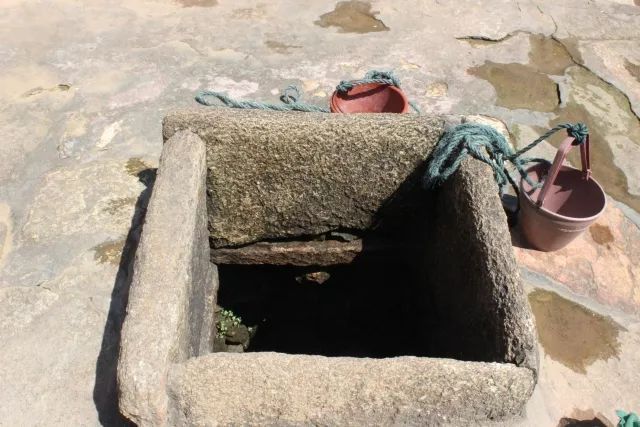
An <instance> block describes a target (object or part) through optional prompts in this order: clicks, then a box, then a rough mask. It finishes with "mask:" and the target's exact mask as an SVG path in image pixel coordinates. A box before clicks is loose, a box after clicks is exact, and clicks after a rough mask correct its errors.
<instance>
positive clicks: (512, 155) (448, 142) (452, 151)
mask: <svg viewBox="0 0 640 427" xmlns="http://www.w3.org/2000/svg"><path fill="white" fill-rule="evenodd" d="M561 129H566V130H567V133H568V134H569V135H570V136H572V137H574V138H575V139H576V143H577V144H582V143H583V142H584V141H585V139H586V137H587V135H588V134H589V130H588V129H587V126H586V125H584V124H583V123H576V124H570V123H565V124H561V125H558V126H556V127H554V128H552V129H550V130H549V131H548V132H546V133H545V134H544V135H542V136H541V137H540V138H538V139H536V140H535V141H533V142H532V143H531V144H529V145H527V146H526V147H524V148H523V149H521V150H519V151H517V152H514V151H513V149H512V148H511V146H510V145H509V144H508V143H507V140H506V139H505V137H504V136H503V135H502V134H501V133H500V132H498V131H497V130H495V129H494V128H492V127H491V126H487V125H481V124H476V123H464V124H461V125H458V126H456V127H454V128H453V129H451V130H449V131H447V132H445V133H444V135H442V137H441V138H440V141H439V142H438V145H437V146H436V149H435V150H434V151H433V153H432V155H431V160H430V161H429V164H428V165H427V171H426V173H425V175H424V178H423V185H424V187H425V188H427V189H432V188H435V187H438V186H439V185H441V184H442V183H443V182H444V181H446V180H447V179H448V178H449V177H450V176H451V175H452V174H453V173H454V172H455V171H456V170H458V168H459V167H460V164H461V163H462V161H463V160H464V159H465V158H466V157H467V156H468V155H471V156H472V157H474V158H476V159H478V160H480V161H481V162H483V163H486V164H488V165H489V166H491V168H492V169H493V174H494V177H495V180H496V182H497V183H498V187H499V188H500V195H501V196H502V194H504V189H505V187H506V186H507V185H508V184H511V185H512V186H513V189H514V190H515V192H516V194H518V186H517V184H516V183H515V181H514V180H513V178H512V177H511V175H510V174H509V171H508V170H507V165H506V164H508V163H509V162H510V163H511V164H513V166H514V167H515V168H516V170H517V171H518V173H519V174H520V176H521V177H522V178H523V179H524V180H525V181H527V183H529V185H531V186H532V187H540V185H541V184H540V183H539V182H533V181H532V180H531V178H529V176H528V175H527V173H526V170H525V166H526V165H527V163H531V162H539V163H540V162H543V163H549V162H548V161H547V160H545V159H540V158H529V157H523V156H522V155H523V154H524V153H526V152H527V151H529V150H531V149H532V148H534V147H535V146H536V145H538V144H540V143H541V142H542V141H544V140H545V139H547V138H548V137H550V136H551V135H553V134H554V133H556V132H557V131H559V130H561Z"/></svg>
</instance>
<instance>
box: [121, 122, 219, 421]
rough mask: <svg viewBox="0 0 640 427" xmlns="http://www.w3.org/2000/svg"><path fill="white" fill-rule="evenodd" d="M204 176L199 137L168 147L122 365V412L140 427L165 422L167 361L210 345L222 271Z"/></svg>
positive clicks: (137, 273)
mask: <svg viewBox="0 0 640 427" xmlns="http://www.w3.org/2000/svg"><path fill="white" fill-rule="evenodd" d="M185 165H188V167H185ZM205 172H206V166H205V147H204V144H203V142H202V141H201V140H200V138H198V137H197V136H196V135H194V134H192V133H189V132H180V133H177V134H176V135H174V136H173V138H171V139H170V140H169V141H167V143H166V144H165V145H164V148H163V151H162V156H161V158H160V167H159V168H158V175H157V179H156V181H155V185H154V189H153V194H152V196H151V199H150V201H149V206H148V211H147V216H146V219H145V223H144V227H143V233H142V237H141V239H140V244H139V246H138V249H137V252H136V260H135V264H134V273H133V279H132V283H131V291H130V295H129V302H128V305H127V317H126V318H125V321H124V325H123V328H122V341H121V350H120V358H119V361H118V384H119V391H120V410H121V412H122V413H123V414H124V415H126V416H127V417H128V418H130V419H131V420H133V421H135V422H136V423H137V424H138V425H162V424H163V423H165V422H166V421H167V419H166V417H167V410H168V405H169V400H168V396H167V394H166V387H165V384H166V381H167V373H168V370H169V363H170V362H177V361H184V360H186V359H187V358H189V357H191V356H195V355H197V354H199V353H200V352H206V351H209V350H210V348H211V345H212V340H213V336H212V333H213V332H212V329H214V328H213V327H212V323H213V308H214V305H215V301H214V299H215V291H216V289H217V286H216V285H217V272H216V269H215V266H212V264H211V263H210V262H209V246H208V232H207V225H206V224H207V219H206V202H205ZM176 183H179V191H176V190H177V189H176V187H175V185H176Z"/></svg>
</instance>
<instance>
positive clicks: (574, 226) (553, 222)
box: [519, 136, 607, 251]
mask: <svg viewBox="0 0 640 427" xmlns="http://www.w3.org/2000/svg"><path fill="white" fill-rule="evenodd" d="M574 145H575V138H572V137H569V138H567V139H565V140H564V141H563V142H562V144H561V145H560V148H559V149H558V153H557V154H556V157H555V159H554V160H553V164H552V165H551V168H549V167H548V166H546V165H543V164H538V165H536V166H533V167H531V168H529V169H528V170H527V175H528V176H529V178H531V180H532V181H533V182H539V181H541V180H544V184H543V185H542V188H532V186H531V185H529V183H528V182H527V181H526V180H525V179H521V180H520V221H519V222H520V226H521V229H522V233H523V235H524V237H525V238H526V239H527V241H528V242H529V243H530V244H531V245H532V246H533V247H534V248H536V249H539V250H541V251H555V250H558V249H561V248H563V247H565V246H566V245H568V244H569V243H570V242H571V241H572V240H573V239H575V238H576V237H578V236H579V235H580V234H581V233H582V232H583V231H585V230H586V229H587V228H589V226H590V225H591V224H592V223H593V222H594V221H595V220H596V219H598V217H599V216H600V215H601V214H602V212H603V211H604V208H605V207H606V205H607V198H606V196H605V193H604V191H603V190H602V187H601V186H600V184H598V183H597V182H596V180H595V179H593V177H591V169H590V159H589V137H588V136H587V137H586V140H585V142H584V143H583V144H580V154H581V155H580V157H581V160H582V170H579V169H575V168H572V167H569V166H565V165H563V162H564V160H565V158H566V157H567V153H568V152H569V151H570V150H571V148H572V147H573V146H574ZM547 172H548V174H547ZM545 175H547V176H546V178H545Z"/></svg>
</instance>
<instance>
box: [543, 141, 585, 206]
mask: <svg viewBox="0 0 640 427" xmlns="http://www.w3.org/2000/svg"><path fill="white" fill-rule="evenodd" d="M575 145H580V159H581V161H582V173H583V174H584V179H585V180H588V179H589V178H591V160H590V156H589V135H587V136H586V138H585V141H584V143H582V144H579V143H577V141H576V139H575V138H574V137H572V136H570V137H568V138H566V139H565V140H564V141H562V144H560V147H559V148H558V152H557V153H556V157H555V158H554V159H553V164H552V165H551V169H549V174H548V175H547V178H546V179H545V181H544V184H543V185H542V189H541V190H540V194H538V200H537V201H536V205H538V206H539V207H541V206H542V204H543V203H544V199H545V197H547V193H548V192H549V190H550V189H551V185H552V184H553V183H554V182H555V180H556V177H557V176H558V172H560V167H561V166H562V164H563V163H564V160H565V158H566V157H567V154H569V151H571V149H572V148H573V147H574V146H575Z"/></svg>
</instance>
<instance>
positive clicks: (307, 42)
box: [0, 0, 640, 426]
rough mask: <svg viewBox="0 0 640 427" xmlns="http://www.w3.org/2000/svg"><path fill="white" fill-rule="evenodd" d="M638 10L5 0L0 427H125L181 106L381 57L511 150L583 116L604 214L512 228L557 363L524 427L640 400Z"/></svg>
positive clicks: (554, 4) (410, 86)
mask: <svg viewBox="0 0 640 427" xmlns="http://www.w3.org/2000/svg"><path fill="white" fill-rule="evenodd" d="M638 3H639V2H638V0H619V1H616V2H611V1H605V0H592V1H586V0H566V1H562V2H558V1H552V0H529V1H525V0H522V1H509V0H485V1H473V2H472V1H464V2H448V1H442V0H432V1H419V0H407V1H403V2H392V1H374V2H372V3H365V2H358V1H347V2H339V3H333V2H322V1H314V2H308V3H305V6H304V7H301V6H300V5H299V3H298V2H297V1H295V0H274V1H269V2H266V1H265V2H262V3H257V2H251V1H248V0H235V1H228V0H179V1H177V0H175V1H174V0H120V1H113V2H102V1H98V0H87V1H83V2H77V1H73V0H56V1H50V2H34V1H25V0H4V1H2V2H1V3H0V101H2V104H1V106H0V135H2V136H3V138H4V141H3V143H2V144H0V269H1V270H0V340H1V341H0V342H2V346H1V348H0V384H2V387H1V388H2V391H1V392H0V425H96V424H99V423H103V424H110V425H111V424H120V423H122V420H120V419H119V418H118V415H117V411H116V406H115V371H114V369H115V358H116V355H117V350H118V344H119V342H118V339H119V329H120V326H121V322H122V315H123V309H124V305H125V302H126V296H127V288H126V283H127V277H128V275H129V268H130V260H131V255H132V253H133V252H134V251H135V247H136V243H137V237H138V234H139V226H140V220H141V217H142V215H143V214H144V210H145V206H146V202H147V200H148V195H149V188H150V186H151V185H152V182H153V177H154V167H155V166H156V165H157V159H158V156H159V153H160V148H161V141H162V138H161V120H162V117H163V116H164V115H165V114H166V113H167V112H168V111H170V110H172V109H176V108H180V107H187V106H190V107H191V106H193V105H194V101H193V96H194V93H195V92H196V91H197V90H199V89H205V88H208V89H218V90H226V91H227V92H228V93H229V94H230V95H232V96H236V97H247V98H255V99H261V100H265V101H276V100H277V94H278V92H279V90H280V89H282V88H283V87H285V86H287V85H289V84H298V85H299V86H300V87H301V88H303V89H304V91H305V93H306V99H307V100H308V101H310V102H313V103H317V104H318V105H327V104H328V97H329V95H330V94H331V92H332V88H333V87H334V86H335V84H336V83H337V82H338V81H340V80H341V79H344V78H357V77H360V76H362V75H363V74H364V73H365V72H366V71H367V70H369V69H372V68H382V69H393V70H395V71H396V74H397V75H399V77H400V78H401V79H402V82H403V88H404V89H405V90H406V92H407V93H408V94H409V96H410V98H411V99H412V100H414V101H415V102H416V103H417V104H418V105H419V106H420V107H421V108H422V110H423V111H425V112H431V113H454V114H484V115H489V116H494V117H497V118H499V119H501V120H502V121H503V122H504V123H505V124H506V126H507V128H508V130H509V132H510V133H511V135H512V137H513V140H514V142H515V144H516V145H518V146H523V145H524V144H526V143H527V142H528V141H531V140H532V139H534V138H535V137H536V136H537V135H538V134H540V133H541V132H542V131H543V130H545V129H547V128H548V127H550V126H552V125H553V124H555V123H558V122H563V121H576V120H581V121H584V122H586V123H588V125H589V126H590V128H591V131H592V137H593V139H592V142H593V164H594V165H593V168H594V174H595V176H596V178H597V179H598V180H599V181H600V182H601V183H602V184H603V185H604V187H605V189H606V191H607V193H608V194H609V196H610V203H609V207H608V209H607V212H606V214H605V215H604V216H603V218H602V219H600V220H599V221H598V223H597V224H596V226H594V227H592V228H591V230H590V231H589V233H587V234H585V235H584V236H583V237H581V238H580V239H579V240H578V241H576V242H574V243H573V244H572V245H570V246H569V247H568V248H566V249H564V250H562V251H559V252H557V253H554V254H541V253H538V252H533V251H530V250H527V249H522V248H518V246H521V245H520V241H519V240H518V236H517V232H516V233H515V235H514V245H515V246H516V253H517V256H518V259H519V261H520V263H521V269H522V275H523V279H524V282H525V285H526V287H527V289H528V290H529V291H530V301H531V303H532V307H533V310H534V314H535V315H536V318H537V323H538V329H539V334H540V341H541V355H542V362H541V369H542V373H541V377H540V383H539V386H538V388H537V390H536V392H535V393H534V397H533V398H532V400H531V402H530V404H529V407H528V414H527V419H526V421H524V425H531V426H540V425H550V426H555V425H558V424H559V423H560V422H561V420H562V419H563V418H565V420H564V421H562V422H566V418H573V419H593V418H595V417H598V419H599V420H601V421H602V422H603V423H604V424H605V425H607V423H611V422H614V421H615V420H616V417H615V414H614V410H615V409H618V408H621V409H626V410H636V411H640V385H638V384H639V375H640V374H639V373H638V372H639V371H638V369H637V368H638V366H640V351H639V349H640V316H639V310H640V270H639V269H638V261H639V258H640V247H639V246H640V231H639V227H640V215H639V214H638V212H639V211H640V169H638V167H637V164H638V162H639V161H640V120H639V119H638V115H640V5H639V4H638ZM555 143H557V140H556V139H552V140H551V143H550V144H547V145H545V146H542V147H540V148H539V149H538V151H539V152H540V153H542V154H544V155H547V156H548V155H550V154H552V153H553V148H552V144H555ZM573 160H574V161H575V158H574V159H573Z"/></svg>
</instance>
